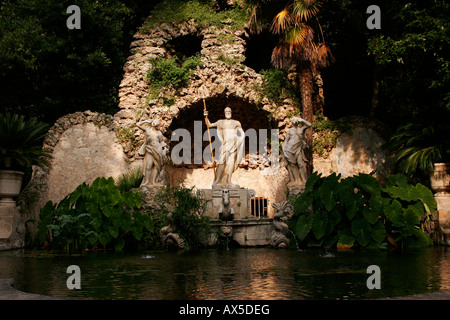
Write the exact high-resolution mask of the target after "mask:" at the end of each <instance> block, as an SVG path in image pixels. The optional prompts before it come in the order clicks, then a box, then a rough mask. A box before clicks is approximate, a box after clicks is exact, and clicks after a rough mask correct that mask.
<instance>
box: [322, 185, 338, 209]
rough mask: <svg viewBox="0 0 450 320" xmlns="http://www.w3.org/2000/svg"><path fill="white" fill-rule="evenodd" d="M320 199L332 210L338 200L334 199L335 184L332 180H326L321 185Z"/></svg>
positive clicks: (326, 207)
mask: <svg viewBox="0 0 450 320" xmlns="http://www.w3.org/2000/svg"><path fill="white" fill-rule="evenodd" d="M319 192H320V199H321V200H322V204H323V205H324V207H325V209H327V211H328V212H330V211H331V210H332V209H333V207H334V206H335V205H336V201H335V200H334V199H333V185H332V183H331V181H330V180H325V181H324V182H323V183H322V185H321V186H320V187H319Z"/></svg>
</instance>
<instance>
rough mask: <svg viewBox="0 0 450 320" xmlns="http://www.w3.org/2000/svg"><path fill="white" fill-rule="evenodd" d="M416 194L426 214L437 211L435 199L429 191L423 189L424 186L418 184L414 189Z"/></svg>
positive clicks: (425, 188)
mask: <svg viewBox="0 0 450 320" xmlns="http://www.w3.org/2000/svg"><path fill="white" fill-rule="evenodd" d="M415 189H416V192H417V194H418V198H419V199H420V201H422V203H423V205H424V207H425V210H426V212H427V213H428V214H432V213H433V212H436V211H437V203H436V199H435V198H434V196H433V193H432V192H431V190H430V189H428V188H427V187H425V186H424V185H422V184H420V183H418V184H417V185H416V187H415Z"/></svg>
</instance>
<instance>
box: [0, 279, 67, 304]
mask: <svg viewBox="0 0 450 320" xmlns="http://www.w3.org/2000/svg"><path fill="white" fill-rule="evenodd" d="M13 285H14V279H0V300H66V299H64V298H59V297H52V296H44V295H40V294H34V293H26V292H22V291H19V290H17V289H16V288H14V286H13Z"/></svg>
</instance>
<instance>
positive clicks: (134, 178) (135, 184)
mask: <svg viewBox="0 0 450 320" xmlns="http://www.w3.org/2000/svg"><path fill="white" fill-rule="evenodd" d="M143 177H144V175H143V173H142V170H141V167H137V168H135V169H133V170H130V171H129V172H126V173H124V174H122V175H120V176H119V177H118V178H117V181H116V186H117V188H118V189H119V190H120V191H122V192H123V191H130V190H131V189H134V188H139V186H140V185H141V182H142V178H143Z"/></svg>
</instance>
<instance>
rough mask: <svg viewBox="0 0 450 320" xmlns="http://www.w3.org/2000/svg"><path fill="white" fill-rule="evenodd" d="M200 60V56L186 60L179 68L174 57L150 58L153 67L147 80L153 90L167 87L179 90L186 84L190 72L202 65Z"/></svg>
mask: <svg viewBox="0 0 450 320" xmlns="http://www.w3.org/2000/svg"><path fill="white" fill-rule="evenodd" d="M200 58H201V57H200V55H195V56H192V57H189V58H186V59H185V60H184V61H183V63H182V65H181V67H180V66H179V65H178V63H177V58H176V57H174V58H170V59H165V58H161V57H160V58H152V59H150V62H151V64H152V66H153V67H152V68H151V69H150V70H149V72H148V74H147V80H148V82H149V83H150V84H151V85H152V86H153V88H152V89H153V90H158V89H161V88H162V87H168V86H173V87H174V88H175V89H178V88H181V87H183V86H185V85H186V84H187V83H188V81H189V77H190V75H191V73H192V70H193V69H195V68H196V67H197V66H198V65H200V66H201V65H202V63H201V61H200Z"/></svg>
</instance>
